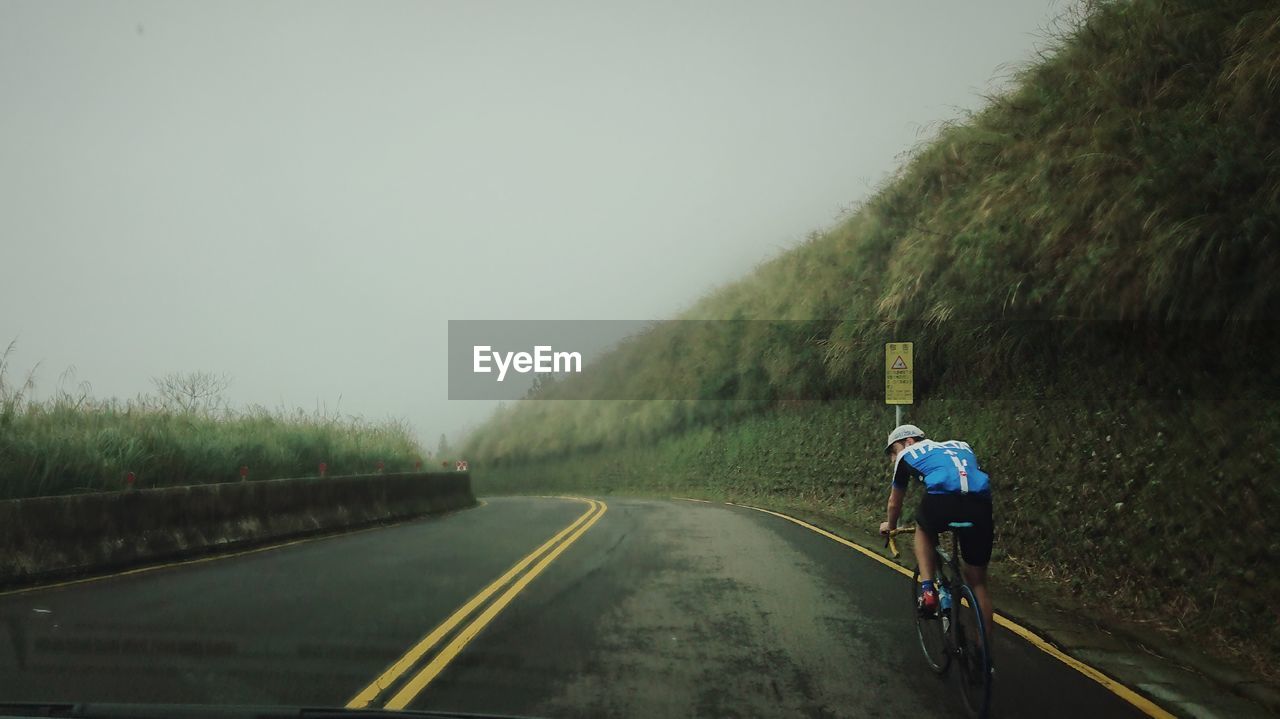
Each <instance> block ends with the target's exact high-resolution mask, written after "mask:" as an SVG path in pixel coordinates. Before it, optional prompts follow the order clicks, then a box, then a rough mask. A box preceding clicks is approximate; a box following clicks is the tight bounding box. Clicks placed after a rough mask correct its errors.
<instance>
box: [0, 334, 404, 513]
mask: <svg viewBox="0 0 1280 719" xmlns="http://www.w3.org/2000/svg"><path fill="white" fill-rule="evenodd" d="M6 354H7V353H6ZM5 359H6V357H5V356H0V499H10V498H18V497H33V496H45V495H53V494H67V493H74V492H89V491H110V490H119V489H123V488H124V487H125V486H126V485H125V476H126V475H127V474H128V473H130V472H132V473H134V475H135V486H137V487H157V486H178V485H187V484H203V483H207V482H231V481H237V480H239V479H240V468H241V467H243V466H247V467H248V468H249V472H250V474H249V476H250V478H251V479H270V478H276V477H305V476H313V475H315V474H316V472H317V468H318V465H319V463H320V462H325V463H327V465H328V467H327V472H328V474H330V475H338V474H358V473H370V472H374V471H376V467H377V464H378V462H382V463H383V466H384V471H387V472H395V471H409V470H412V469H414V468H415V466H416V464H417V462H419V461H421V460H422V458H423V452H422V451H421V450H420V449H419V447H418V444H417V442H416V441H415V440H414V439H413V436H412V434H411V432H410V431H409V429H408V428H407V427H406V426H403V425H401V424H399V423H396V422H383V423H370V422H366V421H364V420H361V419H358V418H339V417H326V416H319V415H307V414H304V413H301V412H298V413H293V414H290V413H287V412H283V411H270V410H267V409H263V408H258V409H254V410H250V411H246V412H231V411H226V410H221V411H216V412H214V411H208V410H205V409H200V408H191V407H188V408H187V409H185V410H183V409H181V408H178V407H175V406H173V405H172V404H166V403H163V402H160V401H158V400H157V398H155V397H141V398H138V399H136V400H133V401H128V402H121V401H117V400H107V401H103V400H95V399H92V398H91V397H89V396H88V395H87V394H85V393H74V394H73V393H67V392H59V393H57V394H56V395H55V396H54V397H52V398H50V399H49V400H47V401H31V400H30V399H29V398H28V395H29V391H30V389H31V384H30V382H28V383H27V384H25V385H22V386H14V385H13V384H12V383H10V382H9V381H8V380H7V376H6V375H7V373H6V369H7V368H6V364H5Z"/></svg>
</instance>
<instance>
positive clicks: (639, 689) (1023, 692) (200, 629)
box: [0, 498, 1142, 718]
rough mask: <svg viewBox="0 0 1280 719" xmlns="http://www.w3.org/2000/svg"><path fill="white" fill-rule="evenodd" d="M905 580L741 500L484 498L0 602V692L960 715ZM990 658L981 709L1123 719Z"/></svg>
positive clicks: (1025, 664) (537, 709) (578, 711)
mask: <svg viewBox="0 0 1280 719" xmlns="http://www.w3.org/2000/svg"><path fill="white" fill-rule="evenodd" d="M553 540H554V541H553ZM906 582H907V580H906V579H904V578H903V577H902V576H901V575H899V574H897V573H896V572H893V571H890V570H888V569H886V568H885V567H883V566H881V565H879V564H877V563H876V562H874V561H871V560H870V559H868V558H866V557H864V556H862V555H860V554H858V553H857V552H854V551H852V550H850V549H849V548H848V547H845V546H843V545H841V544H839V543H837V542H833V541H831V540H830V539H828V538H826V537H823V536H821V535H819V534H816V533H815V532H812V531H810V530H808V529H806V528H804V527H801V526H798V525H796V524H794V523H792V522H788V521H786V520H785V519H781V518H778V517H774V516H770V515H768V514H764V513H761V512H755V511H752V510H749V509H745V508H738V507H728V506H723V505H713V504H705V503H696V502H686V501H675V500H672V501H663V500H638V499H618V498H605V499H604V500H603V501H598V502H597V501H591V502H588V501H585V500H583V501H575V500H571V499H556V498H493V499H489V500H487V501H486V502H485V504H484V506H481V507H478V508H475V509H471V510H466V511H462V512H457V513H454V514H450V515H446V516H443V517H435V518H429V519H424V520H420V521H415V522H411V523H406V524H402V525H398V526H394V527H388V528H380V529H376V530H370V531H363V532H358V533H353V534H349V535H343V536H339V537H331V538H325V539H318V540H314V541H307V542H302V543H297V544H293V545H289V546H283V547H279V548H275V549H270V550H267V551H261V552H254V553H250V554H244V555H240V556H233V557H228V558H224V559H218V560H215V561H205V562H197V563H189V564H185V565H179V566H173V567H167V568H161V569H157V570H155V571H147V572H141V573H135V574H129V575H124V576H117V577H110V578H104V579H101V580H96V581H91V582H85V583H79V584H71V585H66V586H60V587H51V588H45V589H39V590H34V591H25V592H19V593H9V594H5V595H0V701H62V702H66V701H112V702H164V703H173V702H177V703H197V704H283V705H308V706H347V705H351V706H397V705H403V706H407V707H409V708H430V709H449V710H457V711H466V712H483V713H495V714H513V715H524V716H545V717H560V716H566V717H567V716H575V717H612V716H618V717H642V716H643V717H654V716H662V717H678V716H743V717H745V716H770V717H772V716H811V717H828V716H858V717H865V716H885V717H890V716H892V717H903V716H913V715H921V714H925V715H929V716H943V717H946V716H956V717H960V716H963V713H962V712H961V710H960V709H959V707H958V695H957V694H956V692H955V690H954V687H952V686H951V685H950V684H948V683H947V681H946V680H940V679H938V678H936V677H934V676H932V675H931V674H929V672H928V670H927V668H926V667H925V665H924V663H923V659H922V657H921V656H920V655H919V648H918V646H917V644H916V642H915V632H914V628H913V625H912V624H911V619H910V613H909V608H908V607H907V604H906V603H907V589H906ZM464 610H465V611H464ZM450 622H452V624H450ZM433 630H439V631H435V632H433ZM996 649H997V654H996V657H997V660H998V666H999V674H998V677H999V683H998V684H997V685H996V690H995V691H996V705H995V709H996V715H997V716H1007V717H1020V716H1031V715H1033V714H1034V715H1035V716H1037V717H1042V718H1043V717H1059V716H1060V717H1076V716H1082V715H1087V716H1097V717H1128V716H1142V713H1141V712H1139V711H1137V710H1136V709H1135V708H1134V707H1133V706H1132V705H1130V704H1128V703H1126V702H1125V701H1123V700H1122V699H1120V698H1119V697H1117V696H1116V695H1115V694H1113V693H1111V692H1110V691H1108V690H1107V689H1105V688H1104V687H1102V686H1100V685H1099V684H1097V683H1096V682H1093V681H1091V680H1089V679H1088V678H1086V677H1084V676H1082V675H1081V674H1080V673H1078V672H1076V671H1074V670H1072V669H1070V668H1068V667H1067V666H1065V665H1064V664H1062V663H1061V662H1059V661H1058V660H1056V659H1054V658H1053V657H1050V656H1049V655H1047V654H1045V653H1043V652H1041V651H1040V650H1038V649H1036V648H1035V647H1033V646H1031V645H1030V644H1027V643H1026V642H1024V641H1022V640H1021V639H1018V638H1017V637H1016V636H1014V635H1013V634H1012V633H1010V632H1003V633H1001V635H1000V636H999V637H998V639H997V645H996ZM396 702H399V704H396Z"/></svg>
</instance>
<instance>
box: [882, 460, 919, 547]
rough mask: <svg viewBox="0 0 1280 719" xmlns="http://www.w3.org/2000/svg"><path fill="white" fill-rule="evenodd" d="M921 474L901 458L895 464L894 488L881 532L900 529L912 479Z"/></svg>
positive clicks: (890, 491) (890, 492)
mask: <svg viewBox="0 0 1280 719" xmlns="http://www.w3.org/2000/svg"><path fill="white" fill-rule="evenodd" d="M919 474H920V470H918V469H916V468H915V467H913V466H911V463H910V462H906V461H904V460H903V458H902V457H901V456H899V457H898V461H897V462H894V464H893V487H892V489H890V490H889V505H888V507H886V508H885V513H886V514H887V515H888V517H887V521H885V522H884V524H883V525H882V526H881V527H880V529H881V531H884V532H887V531H891V530H894V529H897V528H898V519H899V518H900V517H902V500H903V498H904V497H906V496H907V487H908V486H909V485H910V484H911V478H912V477H914V476H917V475H919Z"/></svg>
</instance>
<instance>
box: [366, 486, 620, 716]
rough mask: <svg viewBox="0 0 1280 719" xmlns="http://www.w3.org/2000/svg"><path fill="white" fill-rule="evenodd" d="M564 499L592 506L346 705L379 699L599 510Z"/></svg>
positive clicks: (432, 631) (478, 595)
mask: <svg viewBox="0 0 1280 719" xmlns="http://www.w3.org/2000/svg"><path fill="white" fill-rule="evenodd" d="M564 499H574V500H576V501H579V502H586V503H587V504H588V505H589V506H588V508H587V511H585V512H583V513H582V515H581V516H579V517H578V518H577V519H575V520H574V521H573V522H572V523H571V524H570V525H569V526H567V527H565V528H564V529H562V530H560V531H559V532H557V533H556V534H555V536H553V537H551V539H548V540H547V541H546V542H544V543H543V544H542V546H540V547H538V548H537V549H535V550H533V551H532V552H530V553H529V554H528V555H527V556H525V558H524V559H521V560H520V561H519V562H516V564H515V565H514V566H512V567H511V569H508V570H507V572H506V573H505V574H503V575H502V576H501V577H498V578H497V579H496V580H494V581H493V582H492V583H491V584H490V585H489V586H487V587H485V588H484V589H482V590H480V592H479V593H478V594H476V595H475V596H474V597H472V598H471V599H470V601H468V602H467V603H466V604H464V605H462V607H461V608H459V609H458V610H457V611H455V612H454V613H453V614H452V615H450V617H449V618H448V619H446V620H444V622H442V623H441V624H440V625H439V626H437V627H436V628H435V629H433V630H431V633H430V634H428V635H427V636H425V637H423V638H422V639H421V640H419V641H418V643H417V644H415V645H413V646H412V647H410V649H409V651H407V652H405V654H404V656H402V657H400V658H399V659H397V660H396V661H395V662H394V663H393V664H392V665H391V666H389V667H387V668H386V670H384V671H383V672H382V674H380V675H379V676H378V678H377V679H374V680H373V681H372V682H371V683H370V684H369V685H368V686H366V687H365V688H364V689H362V690H360V693H359V694H356V695H355V696H354V697H352V698H351V701H349V702H347V707H346V708H348V709H363V708H365V707H367V706H368V705H369V704H370V702H372V701H373V700H374V699H377V697H378V694H380V693H381V692H382V691H384V690H385V689H387V688H388V687H390V686H391V684H392V683H393V682H395V681H396V680H397V679H399V678H400V676H401V675H402V674H404V673H405V672H407V671H409V670H410V669H412V668H413V665H414V664H416V663H417V662H418V661H419V660H420V659H422V657H423V656H424V655H425V654H426V653H427V652H428V651H430V650H431V648H432V647H433V646H435V645H436V643H438V642H439V641H440V640H441V639H443V638H444V636H445V635H446V634H448V633H449V632H451V631H453V629H454V627H456V626H458V625H459V624H461V623H462V622H463V621H464V620H466V618H467V617H468V616H470V615H471V613H472V612H474V611H475V610H476V608H478V607H479V606H480V605H481V604H483V603H484V602H485V601H486V600H487V599H488V598H489V597H491V596H493V594H495V593H496V592H497V591H498V590H500V589H502V588H503V587H504V586H506V585H507V584H508V583H509V582H510V581H511V580H512V579H514V578H515V577H516V575H518V574H519V573H520V572H522V571H524V569H525V567H527V566H529V565H530V564H531V563H532V562H533V561H534V560H535V559H537V558H538V557H539V556H540V555H541V554H543V553H544V552H546V551H547V550H548V549H550V548H551V547H552V546H554V545H555V544H556V543H557V542H559V541H560V540H561V539H563V538H564V537H565V536H566V535H568V534H569V533H570V532H572V531H573V530H574V529H575V528H577V527H578V526H579V525H580V524H582V523H583V522H585V521H587V518H588V517H589V516H590V515H591V513H592V512H594V511H596V502H595V500H591V499H581V498H579V497H564Z"/></svg>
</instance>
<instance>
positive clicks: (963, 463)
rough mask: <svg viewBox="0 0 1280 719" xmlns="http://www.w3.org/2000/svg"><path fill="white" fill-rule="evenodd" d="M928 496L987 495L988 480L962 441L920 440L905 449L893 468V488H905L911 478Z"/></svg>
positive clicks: (971, 451)
mask: <svg viewBox="0 0 1280 719" xmlns="http://www.w3.org/2000/svg"><path fill="white" fill-rule="evenodd" d="M912 477H915V478H916V479H919V480H920V481H921V482H922V483H923V484H924V489H925V491H926V492H928V493H929V494H990V493H991V478H990V477H988V476H987V473H986V472H983V471H982V470H981V469H979V468H978V457H977V456H976V455H974V453H973V450H972V449H971V448H970V447H969V445H968V444H967V443H965V442H961V441H959V440H950V441H947V442H935V441H933V440H931V439H926V440H922V441H920V442H916V443H915V444H913V445H911V446H909V447H906V448H905V449H903V450H902V452H901V453H899V454H898V461H897V462H895V463H894V465H893V486H895V487H898V488H899V489H906V488H907V484H908V483H909V482H910V481H911V478H912Z"/></svg>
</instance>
